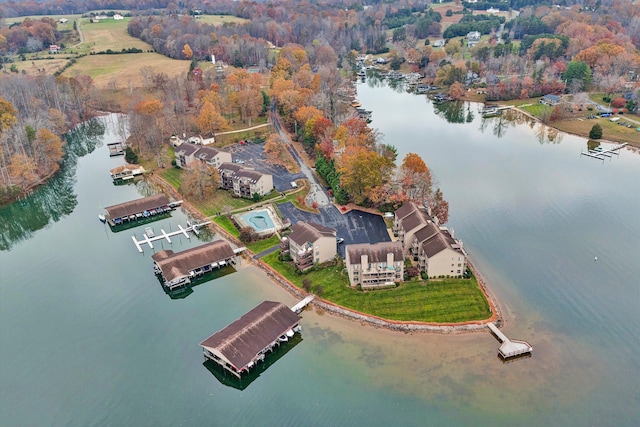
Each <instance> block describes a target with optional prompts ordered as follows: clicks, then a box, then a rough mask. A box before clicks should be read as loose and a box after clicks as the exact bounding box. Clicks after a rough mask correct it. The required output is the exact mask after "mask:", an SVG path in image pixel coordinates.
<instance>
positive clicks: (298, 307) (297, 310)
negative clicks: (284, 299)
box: [291, 295, 316, 314]
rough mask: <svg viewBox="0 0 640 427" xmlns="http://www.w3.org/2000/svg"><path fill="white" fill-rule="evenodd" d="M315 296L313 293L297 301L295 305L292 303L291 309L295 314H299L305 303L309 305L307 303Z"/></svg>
mask: <svg viewBox="0 0 640 427" xmlns="http://www.w3.org/2000/svg"><path fill="white" fill-rule="evenodd" d="M315 298H316V296H315V295H309V296H307V297H306V298H305V299H303V300H302V301H300V302H299V303H297V304H296V305H294V306H293V307H291V311H293V312H294V313H296V314H299V313H300V312H301V311H302V310H303V309H304V308H305V307H306V306H307V305H309V303H310V302H311V301H313V300H314V299H315Z"/></svg>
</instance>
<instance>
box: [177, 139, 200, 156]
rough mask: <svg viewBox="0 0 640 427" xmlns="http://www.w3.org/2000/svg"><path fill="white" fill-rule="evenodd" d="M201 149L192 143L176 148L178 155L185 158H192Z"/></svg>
mask: <svg viewBox="0 0 640 427" xmlns="http://www.w3.org/2000/svg"><path fill="white" fill-rule="evenodd" d="M199 148H200V146H199V145H196V144H192V143H190V142H185V143H183V144H181V145H180V146H179V147H178V148H176V154H184V155H185V156H190V155H192V154H193V153H195V152H196V151H198V149H199Z"/></svg>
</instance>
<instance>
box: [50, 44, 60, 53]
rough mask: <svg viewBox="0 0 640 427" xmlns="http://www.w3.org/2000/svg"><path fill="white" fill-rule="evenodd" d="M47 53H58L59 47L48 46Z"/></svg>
mask: <svg viewBox="0 0 640 427" xmlns="http://www.w3.org/2000/svg"><path fill="white" fill-rule="evenodd" d="M49 53H60V46H58V45H57V44H50V45H49Z"/></svg>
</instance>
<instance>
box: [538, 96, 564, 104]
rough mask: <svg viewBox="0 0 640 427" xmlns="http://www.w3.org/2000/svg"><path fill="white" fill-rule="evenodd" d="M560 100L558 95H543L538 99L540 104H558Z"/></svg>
mask: <svg viewBox="0 0 640 427" xmlns="http://www.w3.org/2000/svg"><path fill="white" fill-rule="evenodd" d="M560 101H561V98H560V97H559V96H558V95H550V94H549V95H545V96H543V97H542V99H540V104H545V105H551V106H554V105H558V104H559V103H560Z"/></svg>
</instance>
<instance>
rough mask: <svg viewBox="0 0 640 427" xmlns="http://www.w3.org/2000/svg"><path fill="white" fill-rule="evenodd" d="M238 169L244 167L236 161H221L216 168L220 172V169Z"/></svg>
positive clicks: (235, 170) (234, 170)
mask: <svg viewBox="0 0 640 427" xmlns="http://www.w3.org/2000/svg"><path fill="white" fill-rule="evenodd" d="M240 169H245V168H244V167H243V166H241V165H239V164H237V163H229V162H225V163H222V164H221V165H220V166H218V170H219V171H220V172H222V171H233V172H238V171H239V170H240Z"/></svg>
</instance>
